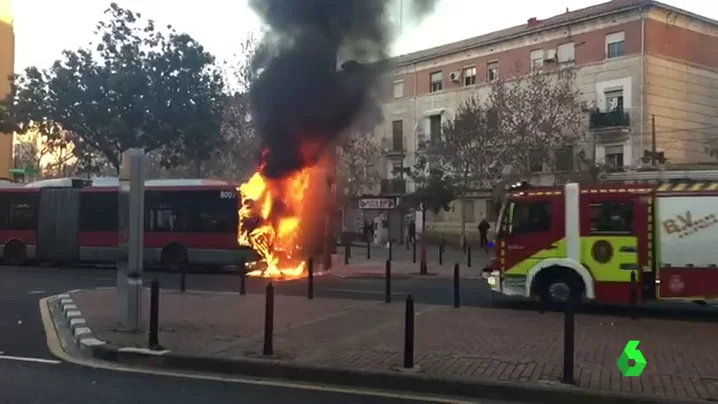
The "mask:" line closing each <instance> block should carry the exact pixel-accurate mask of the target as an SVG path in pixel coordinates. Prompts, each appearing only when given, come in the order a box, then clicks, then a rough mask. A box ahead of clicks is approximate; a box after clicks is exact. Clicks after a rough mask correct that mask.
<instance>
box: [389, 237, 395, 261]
mask: <svg viewBox="0 0 718 404" xmlns="http://www.w3.org/2000/svg"><path fill="white" fill-rule="evenodd" d="M392 255H394V243H393V242H392V241H391V239H389V259H392Z"/></svg>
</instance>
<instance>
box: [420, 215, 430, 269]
mask: <svg viewBox="0 0 718 404" xmlns="http://www.w3.org/2000/svg"><path fill="white" fill-rule="evenodd" d="M419 272H420V273H422V274H424V275H426V274H427V272H428V268H427V267H426V203H422V204H421V263H420V266H419Z"/></svg>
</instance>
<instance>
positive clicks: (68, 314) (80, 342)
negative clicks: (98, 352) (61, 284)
mask: <svg viewBox="0 0 718 404" xmlns="http://www.w3.org/2000/svg"><path fill="white" fill-rule="evenodd" d="M57 299H58V304H59V306H60V311H61V312H62V316H63V318H64V319H65V321H66V323H67V326H68V327H69V328H70V332H72V339H73V340H74V341H75V343H76V344H77V346H78V347H80V349H82V350H83V351H88V350H89V351H91V350H92V349H93V348H95V347H98V346H101V345H105V344H106V342H105V341H102V340H100V339H98V338H97V337H95V334H94V333H93V332H92V329H91V328H90V327H88V325H87V321H86V320H85V319H84V318H83V317H82V313H81V312H80V310H79V309H78V308H77V305H76V304H75V301H74V300H72V295H70V293H63V294H61V295H58V296H57ZM53 320H55V321H57V319H53Z"/></svg>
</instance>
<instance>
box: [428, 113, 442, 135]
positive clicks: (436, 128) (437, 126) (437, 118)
mask: <svg viewBox="0 0 718 404" xmlns="http://www.w3.org/2000/svg"><path fill="white" fill-rule="evenodd" d="M434 139H441V115H432V116H430V117H429V141H431V140H434Z"/></svg>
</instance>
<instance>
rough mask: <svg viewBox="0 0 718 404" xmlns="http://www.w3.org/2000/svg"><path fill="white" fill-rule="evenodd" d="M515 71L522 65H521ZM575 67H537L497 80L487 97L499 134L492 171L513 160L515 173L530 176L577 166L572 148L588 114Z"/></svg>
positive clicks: (566, 169) (492, 123)
mask: <svg viewBox="0 0 718 404" xmlns="http://www.w3.org/2000/svg"><path fill="white" fill-rule="evenodd" d="M516 69H517V71H520V70H521V66H520V65H517V67H516ZM575 78H576V72H575V70H574V69H573V68H571V67H560V68H558V69H553V70H548V71H546V70H535V71H534V72H532V73H530V74H528V75H515V76H514V77H513V78H510V79H508V80H499V81H498V82H497V83H496V84H495V85H494V86H493V88H492V92H491V95H490V96H489V101H488V103H489V105H490V108H491V114H492V115H493V116H491V120H492V121H494V122H490V124H491V125H495V127H496V132H497V134H498V139H500V146H499V153H497V154H496V155H495V157H494V162H492V163H493V164H494V171H495V172H496V169H497V168H499V167H501V169H500V170H499V171H498V172H500V173H501V172H505V170H503V168H504V167H505V166H506V165H511V168H512V172H513V174H514V175H517V176H522V177H525V176H528V175H530V174H532V173H535V172H537V171H541V170H542V169H543V168H548V169H549V170H550V171H552V172H553V171H556V170H559V171H573V170H574V167H573V162H575V157H574V152H575V150H571V149H573V148H574V147H576V146H579V145H580V141H581V140H582V139H583V136H584V128H585V113H584V112H583V110H582V109H581V106H580V102H579V96H580V92H579V91H578V90H577V89H576V86H575Z"/></svg>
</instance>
